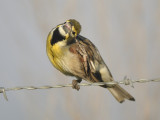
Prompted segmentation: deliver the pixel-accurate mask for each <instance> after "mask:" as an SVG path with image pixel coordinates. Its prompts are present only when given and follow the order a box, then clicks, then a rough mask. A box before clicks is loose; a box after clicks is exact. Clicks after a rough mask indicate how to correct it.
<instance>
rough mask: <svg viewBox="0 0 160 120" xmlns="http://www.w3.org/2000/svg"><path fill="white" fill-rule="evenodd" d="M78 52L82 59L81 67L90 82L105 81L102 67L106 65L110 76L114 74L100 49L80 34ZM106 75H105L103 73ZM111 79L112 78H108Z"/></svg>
mask: <svg viewBox="0 0 160 120" xmlns="http://www.w3.org/2000/svg"><path fill="white" fill-rule="evenodd" d="M75 44H76V47H74V48H76V53H77V54H78V57H79V60H80V61H81V68H82V69H83V71H84V74H85V78H86V79H87V80H88V81H90V82H103V81H106V80H103V77H102V72H101V69H102V68H104V67H105V69H106V71H105V72H107V73H104V74H109V78H112V75H111V73H110V71H109V69H108V68H107V66H106V65H105V63H104V61H103V59H102V57H101V55H100V53H99V51H98V49H97V48H96V46H95V45H94V44H93V43H92V42H91V41H90V40H88V39H87V38H85V37H83V36H81V35H78V36H77V37H76V43H75ZM103 76H104V75H103ZM108 81H110V80H108Z"/></svg>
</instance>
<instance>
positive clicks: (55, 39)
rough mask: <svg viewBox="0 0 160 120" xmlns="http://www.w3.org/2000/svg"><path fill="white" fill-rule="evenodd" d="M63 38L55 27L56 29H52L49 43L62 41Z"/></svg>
mask: <svg viewBox="0 0 160 120" xmlns="http://www.w3.org/2000/svg"><path fill="white" fill-rule="evenodd" d="M64 39H65V37H64V36H62V35H61V34H60V33H59V30H58V28H56V29H55V30H54V33H53V35H52V39H51V45H54V44H55V43H57V42H58V41H62V40H64Z"/></svg>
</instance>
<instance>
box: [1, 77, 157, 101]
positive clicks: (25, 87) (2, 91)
mask: <svg viewBox="0 0 160 120" xmlns="http://www.w3.org/2000/svg"><path fill="white" fill-rule="evenodd" d="M146 82H160V78H157V79H139V80H131V79H129V78H127V77H126V76H125V77H124V79H123V80H122V81H119V82H117V81H111V82H97V83H79V84H78V85H79V86H100V85H107V86H109V87H112V86H113V85H115V84H124V85H131V86H132V87H134V86H133V83H146ZM63 87H72V84H66V85H55V86H50V85H46V86H40V87H35V86H24V87H14V88H4V87H0V93H3V96H4V98H5V100H7V101H8V98H7V95H6V91H16V90H23V89H25V90H36V89H51V88H63Z"/></svg>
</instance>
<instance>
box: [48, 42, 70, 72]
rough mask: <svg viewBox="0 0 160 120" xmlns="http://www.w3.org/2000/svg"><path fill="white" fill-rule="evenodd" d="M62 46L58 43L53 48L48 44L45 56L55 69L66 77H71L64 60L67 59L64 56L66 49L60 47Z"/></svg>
mask: <svg viewBox="0 0 160 120" xmlns="http://www.w3.org/2000/svg"><path fill="white" fill-rule="evenodd" d="M62 44H63V43H58V44H55V45H53V46H51V45H50V44H49V45H48V46H47V55H48V57H49V59H50V61H51V63H52V64H53V66H54V67H55V68H56V69H58V70H59V71H61V72H62V73H64V74H66V75H71V73H70V72H69V70H68V68H67V66H66V63H65V60H64V58H66V57H67V56H65V54H66V50H67V48H65V47H61V45H62Z"/></svg>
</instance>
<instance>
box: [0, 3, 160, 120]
mask: <svg viewBox="0 0 160 120" xmlns="http://www.w3.org/2000/svg"><path fill="white" fill-rule="evenodd" d="M70 18H74V19H76V20H78V21H79V22H80V23H81V25H82V32H81V35H83V36H85V37H87V38H89V39H90V40H91V41H92V42H93V43H94V44H95V45H96V46H97V48H98V49H99V51H100V53H101V55H102V57H103V59H104V61H105V62H106V64H107V65H108V67H109V69H110V71H111V72H112V74H113V76H114V78H115V80H117V81H120V80H122V79H123V77H124V76H125V75H127V76H129V77H131V78H132V79H139V78H147V79H151V78H159V77H160V0H1V1H0V87H5V88H11V87H16V86H43V85H58V84H69V83H71V82H72V80H73V79H74V78H71V77H67V76H65V75H63V74H61V73H60V72H59V71H57V70H56V69H55V68H53V66H52V65H51V63H50V61H49V60H48V57H47V55H46V38H47V35H48V33H49V31H50V30H51V29H52V28H53V27H55V26H56V25H57V24H60V23H63V22H64V21H66V20H67V19H70ZM83 82H85V81H83ZM122 87H123V88H125V89H126V90H127V91H128V92H129V93H131V94H132V95H133V96H134V97H135V99H136V102H130V101H125V102H124V103H123V104H119V103H118V102H117V101H116V100H115V99H114V98H113V97H112V95H111V94H110V93H109V92H108V91H107V90H105V89H103V88H100V87H81V89H80V91H79V92H77V91H76V90H73V89H72V88H57V89H49V90H34V91H27V90H21V91H9V92H7V96H8V99H9V101H8V102H7V101H5V99H4V98H3V96H2V94H0V119H1V120H117V119H118V120H151V119H152V120H159V119H160V114H159V113H160V93H159V90H160V83H158V82H157V83H144V84H138V83H137V84H134V87H135V88H134V89H133V88H131V87H130V86H125V85H122Z"/></svg>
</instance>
